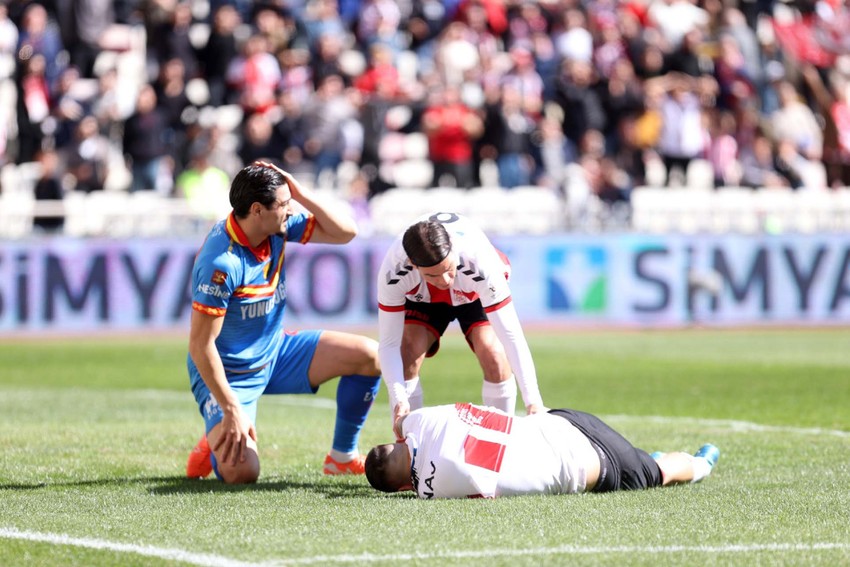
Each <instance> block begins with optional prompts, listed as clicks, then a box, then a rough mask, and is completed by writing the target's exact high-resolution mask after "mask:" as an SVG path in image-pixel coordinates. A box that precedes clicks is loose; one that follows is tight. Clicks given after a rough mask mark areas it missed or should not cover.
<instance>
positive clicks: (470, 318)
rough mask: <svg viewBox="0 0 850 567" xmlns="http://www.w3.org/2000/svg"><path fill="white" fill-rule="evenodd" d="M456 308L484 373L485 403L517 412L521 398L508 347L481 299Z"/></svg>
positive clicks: (483, 390)
mask: <svg viewBox="0 0 850 567" xmlns="http://www.w3.org/2000/svg"><path fill="white" fill-rule="evenodd" d="M455 309H456V311H457V313H458V317H457V320H458V322H459V323H460V328H461V330H462V331H463V333H464V335H465V336H466V340H467V342H468V343H469V346H470V348H471V349H472V351H473V352H474V353H475V356H476V358H477V359H478V364H479V365H480V366H481V371H482V372H483V373H484V382H483V383H482V384H481V399H482V400H483V402H484V404H485V405H488V406H493V407H496V408H499V409H500V410H502V411H506V412H508V413H511V414H512V413H514V412H515V411H516V397H517V387H516V380H514V375H513V372H512V371H511V365H510V363H509V362H508V358H507V356H506V355H505V349H504V347H503V346H502V343H501V341H499V338H498V337H497V336H496V333H495V331H493V327H492V326H491V325H490V322H489V321H488V320H487V315H486V314H485V313H484V309H483V308H482V307H481V302H480V301H476V302H474V303H470V304H469V305H464V306H458V307H456V308H455Z"/></svg>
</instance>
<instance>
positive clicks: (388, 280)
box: [377, 213, 543, 408]
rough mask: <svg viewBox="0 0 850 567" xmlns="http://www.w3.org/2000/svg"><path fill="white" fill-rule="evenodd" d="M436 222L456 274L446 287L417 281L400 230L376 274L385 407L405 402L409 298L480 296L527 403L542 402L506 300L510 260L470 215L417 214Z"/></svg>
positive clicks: (453, 301)
mask: <svg viewBox="0 0 850 567" xmlns="http://www.w3.org/2000/svg"><path fill="white" fill-rule="evenodd" d="M423 220H435V221H438V222H440V223H442V224H443V226H445V227H446V231H447V232H448V234H449V239H450V241H451V247H452V250H451V254H452V255H454V258H455V259H456V260H457V273H456V275H455V278H454V280H453V282H452V285H451V286H450V287H449V289H447V290H440V289H438V288H436V287H434V286H432V285H430V284H428V283H427V282H426V281H424V280H423V279H422V276H421V274H420V273H419V270H417V269H416V268H415V267H414V266H413V265H412V264H411V263H410V259H409V258H408V257H407V254H406V253H405V251H404V246H403V245H402V238H403V234H402V235H400V236H399V237H398V238H397V239H396V240H395V241H394V242H393V244H392V246H391V247H390V250H389V251H388V252H387V255H386V256H385V257H384V261H383V263H382V264H381V269H380V271H379V272H378V282H377V288H378V334H379V346H378V353H379V355H380V359H381V372H382V374H383V377H384V381H385V382H386V384H387V389H388V392H389V397H390V406H391V407H393V408H394V407H395V406H396V404H397V403H399V402H401V401H407V399H408V395H407V393H406V391H405V385H404V384H405V381H404V368H403V363H402V359H401V340H402V335H403V333H404V305H405V301H406V300H408V299H409V300H410V301H414V302H428V303H434V302H444V303H448V304H450V305H463V304H468V303H472V302H474V301H475V300H481V305H482V307H483V308H484V312H485V313H486V314H487V319H488V320H489V322H490V323H491V324H492V327H493V330H494V331H495V333H496V336H497V337H498V338H499V341H500V342H501V343H502V346H503V347H504V349H505V355H506V356H507V358H508V361H509V362H510V365H511V369H512V370H513V372H514V375H515V376H516V381H517V385H518V386H519V389H520V393H521V394H522V399H523V402H524V403H525V405H526V407H528V406H530V405H535V406H538V407H542V406H543V399H542V397H541V396H540V391H539V389H538V386H537V373H536V371H535V368H534V361H533V360H532V358H531V351H530V349H529V348H528V343H527V342H526V340H525V334H524V333H523V331H522V325H521V324H520V321H519V317H518V316H517V313H516V309H515V308H514V305H513V303H512V301H511V290H510V286H509V285H508V280H509V278H510V263H509V262H508V260H507V258H506V257H505V256H504V255H503V254H501V253H500V252H499V251H498V250H496V248H495V247H494V246H493V244H492V243H491V242H490V240H489V239H488V238H487V235H486V234H484V232H483V231H482V230H481V229H480V228H478V226H476V225H475V224H474V223H473V222H472V221H470V220H469V219H467V218H465V217H463V216H461V215H458V214H455V213H434V214H431V215H425V216H423V217H421V218H419V219H418V220H417V221H416V222H421V221H423Z"/></svg>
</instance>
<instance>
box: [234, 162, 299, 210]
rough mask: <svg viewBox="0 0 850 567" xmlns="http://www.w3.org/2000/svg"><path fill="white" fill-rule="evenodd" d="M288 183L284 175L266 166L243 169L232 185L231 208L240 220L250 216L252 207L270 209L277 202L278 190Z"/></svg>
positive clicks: (250, 166) (251, 166) (254, 165)
mask: <svg viewBox="0 0 850 567" xmlns="http://www.w3.org/2000/svg"><path fill="white" fill-rule="evenodd" d="M284 183H286V179H284V177H283V175H281V174H280V173H278V172H277V171H275V170H274V169H272V168H271V167H267V166H264V165H257V164H253V163H252V164H251V165H248V166H245V167H243V168H242V170H241V171H240V172H239V173H237V174H236V177H234V178H233V181H232V182H231V184H230V206H232V207H233V213H234V214H235V215H236V216H237V217H238V218H245V217H246V216H248V211H250V210H251V205H253V204H254V203H260V204H261V205H263V206H265V207H270V206H271V205H272V203H274V202H275V201H276V200H277V188H278V187H280V186H281V185H283V184H284Z"/></svg>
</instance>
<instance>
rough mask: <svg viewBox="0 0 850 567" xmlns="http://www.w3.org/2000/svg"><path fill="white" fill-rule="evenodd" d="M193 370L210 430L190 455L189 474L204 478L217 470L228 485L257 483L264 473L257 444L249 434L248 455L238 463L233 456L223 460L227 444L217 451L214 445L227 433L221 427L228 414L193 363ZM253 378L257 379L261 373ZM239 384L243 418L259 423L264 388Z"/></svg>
mask: <svg viewBox="0 0 850 567" xmlns="http://www.w3.org/2000/svg"><path fill="white" fill-rule="evenodd" d="M260 372H262V371H260ZM189 373H190V377H191V382H192V393H193V394H194V396H195V400H196V401H197V402H198V407H199V409H200V412H201V416H202V417H203V418H204V431H205V432H206V433H205V435H204V437H202V438H201V441H199V442H198V445H197V446H196V447H195V449H194V450H193V451H192V453H191V454H190V455H189V460H188V462H187V466H186V474H187V476H189V477H191V478H203V477H205V476H207V475H208V474H209V473H210V472H213V471H214V472H215V474H216V476H217V477H218V478H220V479H221V480H223V481H224V482H226V483H228V484H245V483H252V482H256V480H257V478H259V476H260V459H259V453H258V450H257V443H256V442H255V441H254V440H253V439H251V438H250V437H249V438H248V439H247V440H246V449H245V453H244V457H245V458H244V459H240V460H238V461H237V462H236V463H232V459H226V460H225V459H223V457H224V455H223V452H224V448H223V447H221V448H219V449H218V451H217V452H213V450H212V447H215V445H216V443H217V442H218V440H219V438H220V437H221V435H223V433H224V431H223V429H222V426H221V421H222V419H223V417H224V414H223V412H222V410H221V406H220V405H219V404H218V401H217V400H216V399H215V397H214V396H213V395H212V393H211V392H210V391H209V388H207V386H206V384H205V383H204V382H203V380H202V379H201V377H200V375H199V374H198V373H197V369H196V368H194V365H192V364H190V366H189ZM252 377H253V378H257V376H252ZM263 379H264V377H263V376H260V377H259V382H260V383H262V381H263ZM231 386H232V387H233V386H234V383H231ZM235 386H236V387H235V388H234V390H235V392H236V395H237V397H238V398H239V401H240V402H241V403H242V414H243V417H244V418H245V419H248V420H249V421H250V422H251V423H255V420H256V411H257V399H258V398H259V396H260V393H261V392H262V390H261V388H256V387H251V388H239V387H238V383H236V384H235Z"/></svg>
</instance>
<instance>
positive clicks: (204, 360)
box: [189, 310, 257, 465]
mask: <svg viewBox="0 0 850 567" xmlns="http://www.w3.org/2000/svg"><path fill="white" fill-rule="evenodd" d="M223 323H224V317H223V316H220V315H210V314H207V313H202V312H201V311H197V310H192V318H191V322H190V329H189V356H191V357H192V361H193V362H194V363H195V366H197V367H198V372H199V373H200V374H201V378H203V380H204V383H205V384H206V385H207V388H209V389H210V392H211V393H212V395H213V396H215V399H216V400H217V401H218V403H219V405H220V406H221V411H222V413H223V414H224V417H223V418H222V420H221V435H220V436H219V438H218V440H217V441H216V443H215V445H214V446H213V450H214V451H218V450H219V449H220V448H223V449H224V452H223V453H222V460H223V461H226V460H227V459H228V458H230V460H231V463H232V464H234V465H235V464H236V462H237V461H244V460H245V451H246V444H247V442H248V437H249V436H250V437H251V439H253V440H254V441H256V440H257V433H256V431H255V429H254V425H253V424H252V423H251V420H250V419H248V417H247V416H246V415H245V414H244V413H243V412H242V406H241V404H240V403H239V399H238V398H237V397H236V394H235V393H234V392H233V389H232V388H231V387H230V384H228V382H227V376H226V374H225V372H224V365H223V364H222V362H221V356H219V354H218V349H217V348H216V346H215V340H216V338H217V337H218V335H219V333H221V327H222V324H223Z"/></svg>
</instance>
